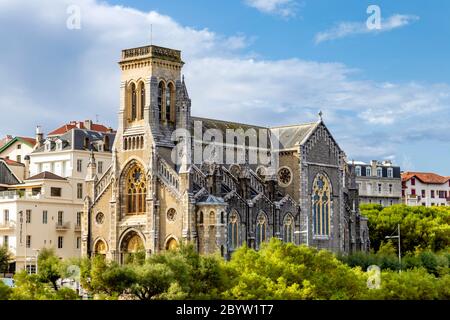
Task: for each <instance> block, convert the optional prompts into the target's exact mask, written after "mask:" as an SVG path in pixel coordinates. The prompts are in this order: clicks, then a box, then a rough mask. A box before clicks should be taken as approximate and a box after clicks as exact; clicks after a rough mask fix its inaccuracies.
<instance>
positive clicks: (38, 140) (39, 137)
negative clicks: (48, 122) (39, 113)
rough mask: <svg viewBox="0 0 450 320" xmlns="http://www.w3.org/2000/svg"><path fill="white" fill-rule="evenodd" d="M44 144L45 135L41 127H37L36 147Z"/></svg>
mask: <svg viewBox="0 0 450 320" xmlns="http://www.w3.org/2000/svg"><path fill="white" fill-rule="evenodd" d="M43 142H44V134H43V133H42V130H41V126H36V145H37V146H39V147H40V146H42V143H43Z"/></svg>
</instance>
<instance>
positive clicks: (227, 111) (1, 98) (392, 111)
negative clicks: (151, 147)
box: [0, 0, 450, 159]
mask: <svg viewBox="0 0 450 320" xmlns="http://www.w3.org/2000/svg"><path fill="white" fill-rule="evenodd" d="M73 3H76V4H78V5H80V6H81V9H82V10H81V12H82V24H81V30H68V29H66V19H67V14H66V8H67V6H68V5H71V4H73ZM0 6H1V10H0V36H1V38H2V40H3V42H4V43H5V44H8V49H7V50H1V51H0V59H1V61H8V63H3V64H2V65H0V110H1V117H0V131H1V133H2V134H7V133H9V134H18V135H19V134H20V135H32V134H33V132H34V127H35V125H37V124H40V125H43V127H44V130H45V131H47V132H48V131H50V130H52V129H54V128H55V127H57V126H58V125H60V124H62V123H64V122H67V121H70V120H83V119H88V118H91V119H95V114H99V115H100V121H101V122H104V123H106V124H107V125H110V126H113V127H117V110H118V106H119V83H120V79H119V77H120V70H119V68H118V66H117V61H118V60H119V58H120V50H121V49H123V48H130V47H135V46H141V45H144V44H148V43H149V41H150V24H153V43H154V44H158V45H162V46H167V47H172V48H177V49H181V50H182V51H183V53H182V54H183V60H184V61H185V62H186V65H185V67H184V69H183V72H184V74H185V75H186V82H187V86H188V90H189V93H190V96H191V98H192V108H193V110H192V112H193V115H198V116H206V117H213V118H223V119H227V120H232V121H243V122H248V123H256V124H265V125H279V124H291V123H301V122H305V121H311V120H316V119H317V112H318V110H320V109H321V110H322V111H324V119H325V121H326V123H327V124H328V125H329V126H330V128H331V129H332V131H333V133H334V134H335V136H336V139H337V140H338V141H339V143H340V145H341V146H342V147H343V148H344V149H345V150H346V152H347V153H348V154H349V155H351V156H352V157H354V158H356V159H357V158H358V157H367V156H370V157H374V158H382V157H383V156H386V157H387V156H392V155H397V158H398V159H399V158H400V157H399V156H398V152H399V147H400V146H401V145H402V144H404V143H405V142H409V141H416V140H418V139H432V140H434V141H438V140H439V139H442V137H446V136H448V135H447V131H448V124H447V119H449V118H450V86H449V85H448V84H427V83H414V82H410V83H395V82H392V81H390V80H389V79H386V81H385V82H380V83H377V82H373V81H369V80H364V81H363V80H357V79H356V78H357V77H356V75H358V73H361V71H358V70H354V69H352V68H351V67H349V66H346V65H344V64H339V63H319V62H314V61H305V60H301V59H298V58H294V59H286V60H264V59H261V58H254V59H250V58H248V55H247V53H246V52H245V51H243V49H245V48H247V47H248V46H249V44H250V43H251V41H250V40H249V39H248V38H247V36H246V35H242V34H237V35H233V36H231V37H227V36H223V35H220V34H217V33H215V32H213V31H211V30H208V29H206V28H204V29H195V28H191V27H187V26H183V25H180V24H179V23H178V22H177V21H175V20H174V19H172V18H171V17H169V16H165V15H161V14H159V13H157V12H141V11H138V10H135V9H130V8H124V7H120V6H110V5H107V4H105V3H100V2H98V1H95V0H60V1H53V0H41V1H39V4H37V3H36V2H30V1H26V0H9V1H7V0H3V1H2V2H1V4H0ZM10 30H14V32H13V33H12V32H10Z"/></svg>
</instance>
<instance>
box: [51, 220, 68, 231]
mask: <svg viewBox="0 0 450 320" xmlns="http://www.w3.org/2000/svg"><path fill="white" fill-rule="evenodd" d="M55 229H56V231H66V230H69V229H70V222H57V223H56V225H55Z"/></svg>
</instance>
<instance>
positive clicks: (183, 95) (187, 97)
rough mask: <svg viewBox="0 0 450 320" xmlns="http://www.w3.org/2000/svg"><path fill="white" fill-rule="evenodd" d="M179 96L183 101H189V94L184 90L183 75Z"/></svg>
mask: <svg viewBox="0 0 450 320" xmlns="http://www.w3.org/2000/svg"><path fill="white" fill-rule="evenodd" d="M181 95H182V98H183V99H189V94H188V91H187V88H186V83H185V82H184V74H183V76H182V80H181Z"/></svg>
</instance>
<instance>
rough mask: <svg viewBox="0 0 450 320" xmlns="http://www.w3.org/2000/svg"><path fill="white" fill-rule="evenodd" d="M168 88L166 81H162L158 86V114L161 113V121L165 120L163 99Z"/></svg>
mask: <svg viewBox="0 0 450 320" xmlns="http://www.w3.org/2000/svg"><path fill="white" fill-rule="evenodd" d="M165 91H166V88H165V86H164V82H162V81H161V82H160V83H159V86H158V114H159V121H162V120H163V110H162V109H163V99H164V95H165Z"/></svg>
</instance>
